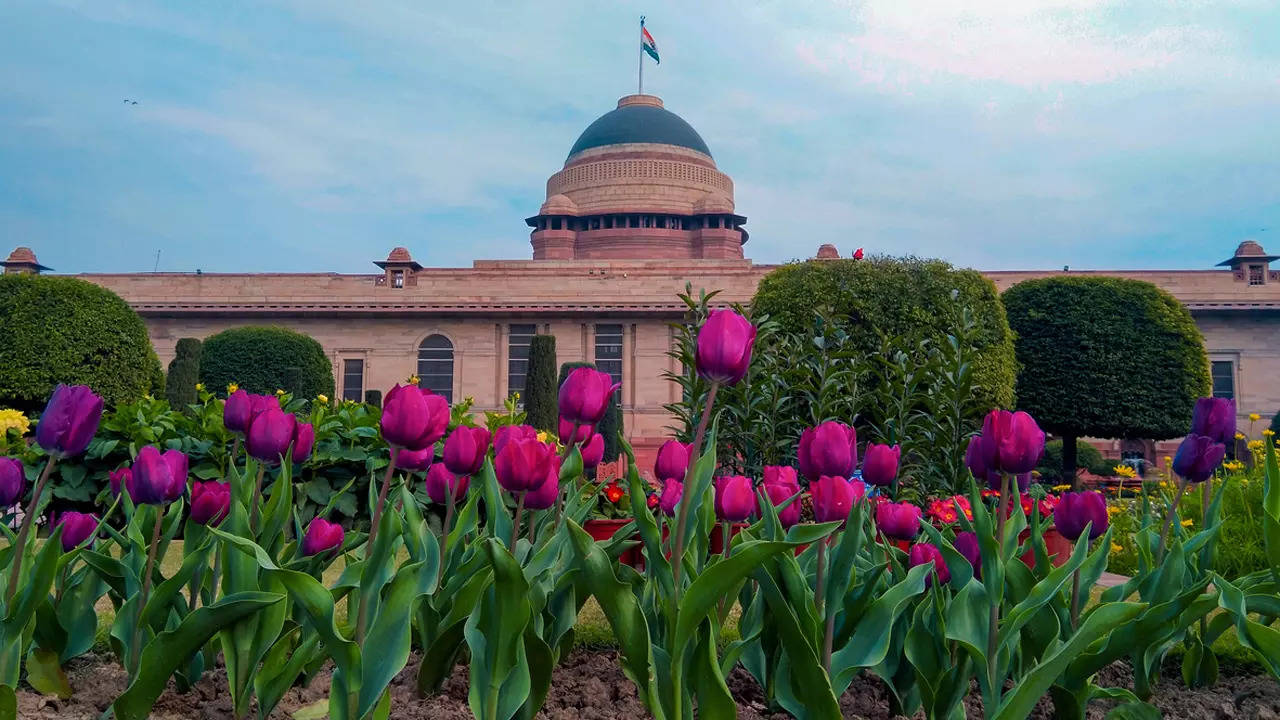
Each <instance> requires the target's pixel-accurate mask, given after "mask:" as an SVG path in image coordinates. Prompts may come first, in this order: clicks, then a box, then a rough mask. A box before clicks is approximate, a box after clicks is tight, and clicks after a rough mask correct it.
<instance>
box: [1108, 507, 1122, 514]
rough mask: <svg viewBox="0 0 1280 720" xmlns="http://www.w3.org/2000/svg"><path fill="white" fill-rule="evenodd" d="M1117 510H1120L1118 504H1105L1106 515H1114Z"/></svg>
mask: <svg viewBox="0 0 1280 720" xmlns="http://www.w3.org/2000/svg"><path fill="white" fill-rule="evenodd" d="M1118 512H1120V506H1119V505H1108V506H1107V514H1108V515H1115V514H1116V513H1118Z"/></svg>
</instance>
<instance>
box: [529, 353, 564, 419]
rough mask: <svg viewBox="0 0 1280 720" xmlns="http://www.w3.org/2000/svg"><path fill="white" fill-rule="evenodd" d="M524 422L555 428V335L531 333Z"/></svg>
mask: <svg viewBox="0 0 1280 720" xmlns="http://www.w3.org/2000/svg"><path fill="white" fill-rule="evenodd" d="M524 388H525V391H524V410H525V413H526V414H527V418H526V421H527V422H528V423H529V424H530V425H532V426H534V427H536V428H538V429H539V430H549V431H551V432H555V431H556V423H557V419H558V417H559V411H558V409H557V404H558V403H559V393H560V386H559V385H557V384H556V336H555V335H534V336H533V338H532V339H530V341H529V374H528V375H527V376H526V378H525V383H524Z"/></svg>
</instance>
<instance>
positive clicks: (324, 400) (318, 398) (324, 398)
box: [316, 393, 329, 405]
mask: <svg viewBox="0 0 1280 720" xmlns="http://www.w3.org/2000/svg"><path fill="white" fill-rule="evenodd" d="M316 402H318V403H320V404H321V405H328V404H329V396H328V395H325V394H323V393H322V394H320V395H317V396H316Z"/></svg>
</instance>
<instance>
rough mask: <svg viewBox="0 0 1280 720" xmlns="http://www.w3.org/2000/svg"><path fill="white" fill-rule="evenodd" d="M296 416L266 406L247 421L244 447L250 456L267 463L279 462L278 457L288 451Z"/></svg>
mask: <svg viewBox="0 0 1280 720" xmlns="http://www.w3.org/2000/svg"><path fill="white" fill-rule="evenodd" d="M297 427H298V418H297V417H295V416H294V414H293V413H287V412H284V411H283V410H278V409H276V408H268V409H266V410H265V411H263V412H262V413H261V414H259V415H256V416H254V418H253V419H252V420H250V421H249V432H248V433H247V434H246V435H245V441H244V447H245V450H246V451H247V452H248V453H249V455H250V456H252V457H254V458H257V459H258V460H261V461H262V462H264V463H267V464H268V465H278V464H280V458H281V457H283V456H284V454H285V453H286V452H288V451H289V445H290V444H291V443H292V442H293V436H294V432H295V431H296V430H297Z"/></svg>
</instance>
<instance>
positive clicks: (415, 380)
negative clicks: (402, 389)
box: [409, 375, 422, 385]
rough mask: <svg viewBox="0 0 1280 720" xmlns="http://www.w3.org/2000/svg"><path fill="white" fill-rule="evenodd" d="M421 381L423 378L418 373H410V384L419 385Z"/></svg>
mask: <svg viewBox="0 0 1280 720" xmlns="http://www.w3.org/2000/svg"><path fill="white" fill-rule="evenodd" d="M420 382H422V379H421V378H419V377H418V376H417V375H410V376H409V384H410V385H417V384H418V383H420Z"/></svg>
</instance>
